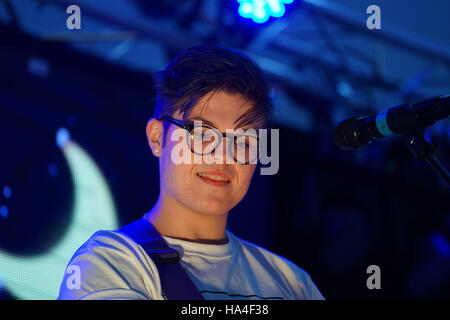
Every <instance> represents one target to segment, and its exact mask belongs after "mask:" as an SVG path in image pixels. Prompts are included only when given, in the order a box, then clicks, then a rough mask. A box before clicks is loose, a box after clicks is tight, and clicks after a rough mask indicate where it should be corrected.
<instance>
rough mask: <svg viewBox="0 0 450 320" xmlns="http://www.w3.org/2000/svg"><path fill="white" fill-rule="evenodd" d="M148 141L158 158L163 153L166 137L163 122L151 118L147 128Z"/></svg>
mask: <svg viewBox="0 0 450 320" xmlns="http://www.w3.org/2000/svg"><path fill="white" fill-rule="evenodd" d="M145 131H146V134H147V141H148V145H149V146H150V149H152V152H153V154H154V155H155V156H156V157H160V156H161V153H162V141H163V137H164V126H163V124H162V122H161V121H159V120H157V119H155V118H151V119H150V120H149V121H148V122H147V127H146V130H145Z"/></svg>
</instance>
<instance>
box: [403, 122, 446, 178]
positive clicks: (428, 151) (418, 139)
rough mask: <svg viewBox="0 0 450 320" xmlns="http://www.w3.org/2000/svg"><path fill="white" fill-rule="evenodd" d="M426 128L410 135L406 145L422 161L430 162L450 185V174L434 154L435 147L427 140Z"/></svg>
mask: <svg viewBox="0 0 450 320" xmlns="http://www.w3.org/2000/svg"><path fill="white" fill-rule="evenodd" d="M424 136H425V130H423V131H422V132H418V133H413V134H411V135H409V136H408V138H407V140H406V142H405V143H406V145H407V146H408V148H409V150H411V152H412V153H413V154H414V155H415V156H416V158H417V159H419V160H420V161H425V162H426V163H428V164H429V165H430V166H431V167H432V168H433V169H434V171H435V172H436V173H437V174H438V175H439V176H440V177H441V178H442V179H443V180H444V181H445V182H447V185H448V186H450V175H449V174H448V171H447V170H446V169H445V168H444V167H443V166H442V164H441V163H440V162H439V160H438V159H437V158H436V156H435V154H434V147H433V146H432V145H431V143H429V142H427V141H426V140H425V137H424Z"/></svg>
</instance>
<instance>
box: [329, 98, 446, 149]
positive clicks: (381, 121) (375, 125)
mask: <svg viewBox="0 0 450 320" xmlns="http://www.w3.org/2000/svg"><path fill="white" fill-rule="evenodd" d="M449 115H450V95H447V96H437V97H434V98H431V99H427V100H424V101H420V102H416V103H413V104H403V105H399V106H396V107H392V108H389V109H387V110H384V111H381V112H380V113H377V114H376V115H371V116H367V117H352V118H349V119H346V120H344V121H342V122H341V123H339V124H338V125H337V126H336V128H335V129H334V142H335V143H336V145H337V146H338V147H340V148H341V149H344V150H355V149H356V150H359V149H361V148H362V147H364V146H365V145H367V144H368V143H370V142H372V141H374V140H376V139H379V138H384V137H386V136H389V135H392V134H405V135H406V134H412V133H416V132H421V131H423V130H425V128H426V127H428V126H431V125H432V124H434V123H435V122H436V121H438V120H442V119H445V118H447V117H448V116H449Z"/></svg>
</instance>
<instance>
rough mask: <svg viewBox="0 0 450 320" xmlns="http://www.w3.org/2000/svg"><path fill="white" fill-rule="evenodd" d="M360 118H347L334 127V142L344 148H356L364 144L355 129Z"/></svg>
mask: <svg viewBox="0 0 450 320" xmlns="http://www.w3.org/2000/svg"><path fill="white" fill-rule="evenodd" d="M358 119H359V118H358V117H354V118H349V119H346V120H344V121H342V122H340V123H339V124H338V125H337V126H336V128H335V129H334V134H333V138H334V143H335V144H336V145H337V146H338V147H339V148H341V149H343V150H355V149H359V148H362V147H363V146H364V144H361V143H360V142H359V140H358V136H357V135H356V132H355V130H354V128H355V124H356V122H357V121H358Z"/></svg>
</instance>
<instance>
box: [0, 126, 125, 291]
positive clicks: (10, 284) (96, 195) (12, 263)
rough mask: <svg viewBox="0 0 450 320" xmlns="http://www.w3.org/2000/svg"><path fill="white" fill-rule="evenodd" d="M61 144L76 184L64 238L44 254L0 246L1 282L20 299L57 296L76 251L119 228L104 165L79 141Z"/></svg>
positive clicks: (68, 141)
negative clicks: (100, 234) (8, 250)
mask: <svg viewBox="0 0 450 320" xmlns="http://www.w3.org/2000/svg"><path fill="white" fill-rule="evenodd" d="M64 130H65V129H64ZM66 134H67V131H66ZM60 147H61V149H62V152H63V154H64V157H65V159H66V161H67V162H68V165H69V169H70V172H71V173H72V179H73V184H74V207H73V213H72V215H71V217H72V221H71V223H70V226H69V228H68V230H67V232H66V234H65V235H64V238H63V239H62V240H61V241H60V242H59V243H57V244H56V245H55V246H54V247H52V248H51V249H50V250H49V251H48V252H46V253H44V254H42V255H39V256H37V257H35V256H33V257H27V256H20V255H11V254H10V253H6V252H4V251H1V250H0V284H2V285H3V286H4V287H5V288H7V289H8V290H9V291H10V292H11V293H12V294H13V295H14V296H15V297H16V298H18V299H33V300H35V299H39V300H48V299H56V298H57V296H58V293H59V286H60V284H61V281H62V279H63V276H64V271H65V268H66V266H67V264H68V263H69V260H70V258H71V257H72V255H73V254H74V253H75V251H76V250H77V249H78V248H79V247H80V246H81V245H82V244H83V243H84V242H85V241H87V240H88V239H89V238H90V237H91V236H92V234H93V233H95V232H96V231H98V230H100V229H103V230H113V229H117V213H116V209H115V205H114V200H113V197H112V195H111V192H110V190H109V188H108V184H107V182H106V179H105V178H104V177H103V175H102V173H101V171H100V169H99V168H98V167H97V165H96V164H95V162H94V161H93V159H92V158H91V157H90V156H89V155H88V154H87V153H86V152H85V151H84V150H83V149H82V148H81V147H80V146H79V145H77V144H76V143H75V142H73V141H70V140H68V139H67V141H66V142H65V143H64V144H63V145H60Z"/></svg>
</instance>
